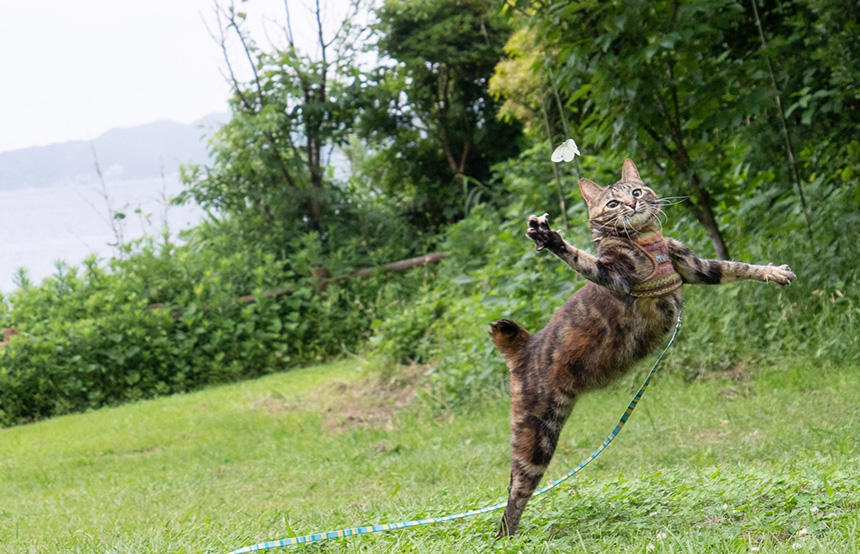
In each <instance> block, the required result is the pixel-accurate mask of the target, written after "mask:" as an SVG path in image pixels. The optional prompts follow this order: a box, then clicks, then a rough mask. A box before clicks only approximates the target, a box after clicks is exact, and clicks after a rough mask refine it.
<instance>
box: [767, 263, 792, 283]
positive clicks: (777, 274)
mask: <svg viewBox="0 0 860 554" xmlns="http://www.w3.org/2000/svg"><path fill="white" fill-rule="evenodd" d="M767 269H768V271H767V273H765V275H764V280H765V281H766V282H774V283H776V284H778V285H788V284H791V282H792V281H794V280H795V278H797V275H795V274H794V272H793V271H792V270H791V268H790V267H788V265H785V264H783V265H779V266H776V265H770V266H768V267H767Z"/></svg>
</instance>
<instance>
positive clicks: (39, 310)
mask: <svg viewBox="0 0 860 554" xmlns="http://www.w3.org/2000/svg"><path fill="white" fill-rule="evenodd" d="M313 236H315V235H310V236H308V237H306V239H311V238H313ZM347 245H349V243H348V242H347ZM294 247H295V251H294V255H293V257H292V258H291V260H290V262H291V264H284V263H283V262H279V261H277V260H276V258H275V256H274V255H272V254H266V253H264V252H263V251H262V250H260V249H259V248H257V249H254V248H243V249H237V248H235V243H234V235H233V234H232V233H231V234H226V233H224V232H223V229H212V228H207V227H205V226H204V227H203V228H201V229H200V230H198V232H197V233H196V236H194V237H192V240H191V241H190V242H189V244H187V245H185V246H182V247H179V246H176V245H173V244H170V243H167V244H163V245H155V244H153V243H152V242H151V241H145V242H144V243H142V244H140V245H138V248H137V249H136V250H135V251H134V252H133V255H131V256H128V257H127V258H125V259H123V260H118V259H115V260H112V261H111V263H110V266H109V268H103V267H100V266H99V265H98V264H97V263H96V260H95V259H92V258H91V259H89V260H88V261H87V262H86V265H85V267H84V269H83V270H82V271H80V272H78V271H77V270H73V269H72V270H69V269H62V270H61V271H58V273H57V275H56V276H54V277H51V278H49V279H46V280H45V282H44V283H42V284H41V285H40V286H24V287H22V288H19V289H18V290H17V291H15V292H14V293H12V294H11V295H10V297H9V298H8V299H3V302H2V304H0V326H11V324H12V323H14V325H15V326H17V327H18V329H19V330H20V334H19V335H17V336H15V337H13V338H12V340H11V342H10V344H9V345H8V346H6V347H5V348H2V349H0V425H11V424H17V423H23V422H28V421H33V420H36V419H40V418H44V417H48V416H52V415H58V414H64V413H69V412H74V411H81V410H86V409H92V408H98V407H100V406H104V405H113V404H118V403H121V402H127V401H132V400H138V399H141V398H149V397H153V396H159V395H164V394H173V393H177V392H185V391H189V390H194V389H198V388H200V387H203V386H205V385H209V384H212V383H222V382H230V381H236V380H240V379H247V378H252V377H256V376H259V375H262V374H266V373H271V372H274V371H280V370H283V369H285V368H288V367H293V366H296V365H300V364H303V363H307V362H311V361H318V360H322V359H327V358H330V357H332V356H335V355H338V354H342V353H343V352H345V351H352V350H355V349H357V348H358V347H359V346H360V345H361V344H362V343H363V342H364V341H365V340H366V336H367V333H368V329H369V322H370V321H372V320H373V319H374V318H382V317H384V314H385V313H386V311H387V310H388V309H389V306H392V305H397V303H398V302H402V301H403V300H404V299H405V298H408V296H409V293H410V291H411V290H413V289H414V285H412V284H411V283H413V282H415V281H416V280H417V281H418V282H420V281H421V280H423V279H424V278H426V276H427V274H422V273H421V272H415V273H412V274H410V275H407V276H404V277H401V278H394V279H388V280H387V282H386V283H383V282H382V281H381V280H380V278H378V277H373V278H371V279H368V280H366V281H360V280H354V281H344V282H341V283H337V282H335V283H333V284H332V285H330V286H329V287H327V288H326V289H325V290H319V287H318V284H317V283H315V282H314V281H313V279H312V277H311V272H310V271H309V266H307V264H308V263H314V262H316V261H319V257H318V256H317V254H315V247H316V245H315V244H312V243H309V242H306V243H305V244H301V243H299V244H295V245H294ZM306 269H307V271H306ZM427 271H429V270H427ZM337 276H339V275H335V277H337ZM276 291H277V292H276ZM273 292H276V293H275V294H273ZM248 295H252V296H253V299H251V298H250V297H249V296H248Z"/></svg>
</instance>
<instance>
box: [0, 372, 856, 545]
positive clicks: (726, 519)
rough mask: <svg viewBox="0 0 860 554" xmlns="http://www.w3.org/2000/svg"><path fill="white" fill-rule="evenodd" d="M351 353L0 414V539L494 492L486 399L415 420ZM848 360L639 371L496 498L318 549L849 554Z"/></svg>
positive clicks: (502, 445)
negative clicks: (698, 375)
mask: <svg viewBox="0 0 860 554" xmlns="http://www.w3.org/2000/svg"><path fill="white" fill-rule="evenodd" d="M641 377H642V371H640V372H639V374H637V375H634V376H631V377H629V378H628V379H626V380H624V381H622V382H620V383H617V384H616V385H614V386H613V387H611V388H610V389H607V390H605V391H602V392H599V393H595V394H592V395H591V396H588V397H586V398H584V399H583V400H582V401H581V402H580V403H579V404H578V406H577V407H576V409H575V410H574V413H573V416H572V418H571V420H570V421H569V422H568V424H567V426H566V428H565V430H564V434H563V435H562V439H561V442H560V447H559V451H558V453H557V455H556V458H555V459H554V460H553V463H552V466H551V467H550V470H549V477H558V476H560V475H561V474H563V473H564V472H566V471H567V470H568V469H569V468H571V467H573V466H575V465H576V464H577V463H579V461H580V460H581V459H582V458H584V457H585V456H587V455H588V454H589V453H591V451H592V450H593V449H594V448H595V447H596V446H597V444H599V443H600V441H601V440H602V439H603V438H604V436H605V435H606V434H607V432H608V431H609V430H610V429H611V428H612V427H613V426H614V424H615V422H616V421H617V418H618V417H619V416H620V414H621V412H622V411H623V409H624V407H625V406H626V405H627V402H628V400H629V398H630V396H631V395H632V393H633V392H634V391H635V389H636V387H637V386H638V382H637V381H638V380H639V379H640V378H641ZM411 390H412V389H411V388H410V387H409V386H406V387H405V388H404V387H399V386H393V385H390V384H382V383H380V382H379V381H378V380H376V379H375V378H374V377H373V373H372V372H369V371H363V370H360V369H358V364H357V363H355V362H341V363H336V364H330V365H325V366H317V367H311V368H306V369H301V370H296V371H291V372H289V373H284V374H280V375H274V376H269V377H266V378H263V379H259V380H256V381H252V382H246V383H241V384H237V385H232V386H224V387H218V388H212V389H209V390H206V391H202V392H199V393H195V394H188V395H183V396H175V397H170V398H163V399H158V400H153V401H147V402H140V403H136V404H132V405H127V406H123V407H119V408H113V409H105V410H100V411H97V412H92V413H87V414H82V415H74V416H68V417H61V418H56V419H53V420H49V421H45V422H41V423H37V424H34V425H28V426H22V427H17V428H11V429H5V430H0V551H3V552H27V551H39V552H42V551H44V552H69V551H73V552H74V551H79V552H105V551H110V552H189V551H191V552H196V551H204V552H223V551H228V550H231V549H233V548H238V547H241V546H245V545H248V544H252V543H257V542H262V541H267V540H273V539H279V538H284V537H288V536H290V535H292V534H294V533H295V534H305V533H310V532H317V531H326V530H333V529H339V528H343V527H352V526H355V525H363V524H369V523H383V522H393V521H402V520H408V519H414V518H420V517H424V516H434V515H441V514H445V513H451V512H458V511H462V510H466V509H469V508H475V507H481V506H484V505H488V504H490V503H495V502H497V501H499V500H501V499H502V498H503V497H504V495H505V492H506V491H505V487H506V485H507V482H508V471H509V467H508V463H509V462H508V456H509V454H508V446H507V441H508V432H507V427H508V421H507V418H508V414H507V402H506V401H505V400H504V399H501V398H498V397H495V396H493V397H492V398H489V399H488V400H486V401H485V402H483V403H481V404H479V405H476V406H474V407H473V408H472V409H471V410H469V411H468V412H458V413H452V414H443V415H438V414H433V413H431V412H429V411H427V410H426V409H425V408H423V407H422V406H421V404H420V402H419V403H414V404H412V405H411V406H408V407H405V408H402V407H401V406H403V405H405V404H406V401H407V400H408V397H409V393H410V391H411ZM858 436H860V375H858V366H857V365H856V364H854V363H846V365H844V366H842V367H835V368H820V367H813V366H808V365H798V366H794V367H791V366H790V367H772V368H764V367H762V368H756V369H754V370H752V371H751V372H748V373H745V372H736V373H735V374H733V375H727V376H725V377H724V378H720V379H714V380H710V381H705V382H696V383H693V384H688V383H684V382H683V381H682V380H681V379H680V378H677V377H673V376H662V377H661V376H658V378H657V380H656V382H654V383H653V384H652V386H651V387H650V388H649V390H648V392H647V393H646V394H645V397H644V398H643V400H642V402H641V404H640V407H639V408H638V409H637V411H636V413H635V414H634V415H633V417H632V418H631V420H630V422H629V423H628V424H627V426H625V428H624V431H623V432H622V433H621V435H620V436H619V437H618V439H616V440H615V441H614V442H613V444H612V446H610V447H609V448H608V449H607V451H606V452H605V453H604V454H603V455H602V456H601V457H600V458H599V459H598V460H597V461H595V462H594V463H592V464H591V465H590V466H589V467H588V468H587V469H585V470H584V471H583V472H582V473H580V474H579V475H578V476H577V477H575V478H574V480H572V481H570V482H568V483H566V484H565V485H562V486H561V487H559V488H558V489H557V490H555V491H553V492H551V493H549V494H547V495H545V496H544V497H542V498H541V499H539V500H536V501H533V502H532V503H531V504H530V505H529V506H528V508H527V509H526V512H525V514H524V516H523V523H522V526H521V530H520V534H519V535H518V536H517V537H516V538H514V539H511V540H505V541H495V540H493V534H494V531H495V528H496V525H497V522H498V518H499V517H500V514H499V513H498V512H497V513H494V514H488V515H483V516H479V517H476V518H471V519H467V520H462V521H460V522H454V523H446V524H436V525H432V526H427V527H421V528H417V529H412V530H405V531H394V532H389V533H379V534H373V535H365V536H361V537H352V538H349V539H339V540H333V541H326V542H323V543H320V544H319V545H311V546H305V547H300V548H303V549H305V550H314V551H318V550H330V551H338V552H339V551H344V550H345V551H356V552H358V551H361V552H367V551H372V552H376V551H380V552H399V551H452V550H465V551H488V552H518V551H523V552H574V551H575V552H616V551H633V552H645V551H650V550H652V549H653V550H654V551H655V552H664V551H665V552H676V551H683V552H703V551H717V552H750V551H755V549H759V550H760V551H761V552H775V551H792V552H794V551H795V550H800V551H819V552H840V553H841V552H857V551H858V549H860V529H858V527H860V515H858V511H860V445H858V441H857V437H858Z"/></svg>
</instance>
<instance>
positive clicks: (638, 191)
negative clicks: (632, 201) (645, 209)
mask: <svg viewBox="0 0 860 554" xmlns="http://www.w3.org/2000/svg"><path fill="white" fill-rule="evenodd" d="M640 196H642V189H636V190H634V191H633V198H639V197H640Z"/></svg>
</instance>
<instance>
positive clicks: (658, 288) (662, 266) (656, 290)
mask: <svg viewBox="0 0 860 554" xmlns="http://www.w3.org/2000/svg"><path fill="white" fill-rule="evenodd" d="M633 244H635V245H636V246H637V247H639V249H640V250H641V251H642V252H644V253H645V254H646V255H647V256H648V258H650V259H651V261H652V262H653V263H654V271H652V272H651V274H650V275H649V276H648V277H646V278H645V279H644V280H642V281H641V282H639V283H636V284H635V285H634V286H633V289H632V290H631V291H630V294H631V295H633V296H636V297H648V298H653V297H657V296H666V295H667V294H671V293H672V292H674V291H676V290H678V289H679V288H681V286H682V285H683V284H684V282H683V281H682V280H681V276H680V275H679V274H678V272H677V271H675V266H673V265H672V259H671V258H670V257H669V247H668V246H666V241H664V240H663V233H661V232H659V231H658V232H655V233H645V234H642V235H639V236H638V237H637V238H635V239H634V240H633Z"/></svg>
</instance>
